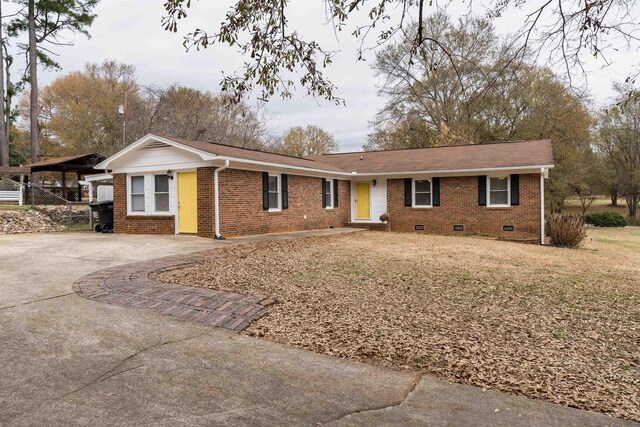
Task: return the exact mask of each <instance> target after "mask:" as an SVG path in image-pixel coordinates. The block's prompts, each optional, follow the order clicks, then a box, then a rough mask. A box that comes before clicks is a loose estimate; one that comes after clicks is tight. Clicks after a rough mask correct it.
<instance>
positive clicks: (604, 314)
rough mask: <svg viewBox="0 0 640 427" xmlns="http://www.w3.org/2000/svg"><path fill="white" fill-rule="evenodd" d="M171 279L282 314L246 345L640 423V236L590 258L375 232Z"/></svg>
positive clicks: (252, 249) (259, 247) (592, 248)
mask: <svg viewBox="0 0 640 427" xmlns="http://www.w3.org/2000/svg"><path fill="white" fill-rule="evenodd" d="M161 278H162V280H165V281H170V282H174V283H182V284H186V285H192V286H203V287H210V288H213V289H221V290H228V291H237V292H240V293H246V294H252V295H264V296H273V297H274V298H276V299H277V300H278V304H275V305H273V306H270V307H269V314H268V315H267V316H265V317H264V318H262V319H261V320H259V321H258V322H256V323H254V324H253V325H251V326H250V327H249V328H248V329H247V330H246V331H245V332H244V333H245V334H249V335H253V336H259V337H265V338H267V339H270V340H274V341H277V342H281V343H285V344H289V345H294V346H297V347H302V348H305V349H309V350H312V351H316V352H320V353H326V354H330V355H334V356H338V357H345V358H352V359H357V360H361V361H364V362H368V363H374V364H378V365H383V366H388V367H393V368H400V369H413V370H417V371H420V372H424V373H433V374H436V375H438V376H439V377H441V378H444V379H447V380H451V381H455V382H460V383H464V384H472V385H476V386H480V387H485V388H494V389H497V390H502V391H506V392H510V393H514V394H519V395H524V396H527V397H532V398H538V399H544V400H548V401H552V402H556V403H561V404H565V405H569V406H573V407H577V408H583V409H589V410H594V411H602V412H606V413H609V414H612V415H614V416H618V417H624V418H628V419H632V420H636V421H640V404H639V401H638V390H640V351H639V348H640V229H638V228H626V229H618V230H595V229H590V230H589V238H588V241H587V242H586V244H585V246H584V247H583V248H582V249H579V250H571V249H560V248H553V247H541V246H536V245H526V244H519V243H509V242H501V241H495V240H488V239H480V238H472V237H442V236H429V235H415V234H395V233H376V232H362V233H355V234H346V235H340V236H330V237H316V238H308V239H299V240H287V241H275V242H263V243H256V244H248V245H240V246H234V247H229V248H224V249H221V250H216V251H212V252H211V254H210V256H209V257H208V258H207V259H206V260H204V261H202V262H200V263H199V265H196V266H193V267H190V268H187V269H183V270H175V271H170V272H166V273H163V274H162V275H161Z"/></svg>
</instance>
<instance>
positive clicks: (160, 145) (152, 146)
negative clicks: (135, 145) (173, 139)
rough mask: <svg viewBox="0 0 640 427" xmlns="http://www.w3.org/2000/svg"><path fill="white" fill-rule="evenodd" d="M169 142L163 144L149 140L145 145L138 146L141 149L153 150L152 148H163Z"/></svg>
mask: <svg viewBox="0 0 640 427" xmlns="http://www.w3.org/2000/svg"><path fill="white" fill-rule="evenodd" d="M168 146H169V144H165V143H164V142H160V141H151V142H150V143H148V144H147V145H145V146H144V147H142V148H140V149H141V150H153V149H154V148H165V147H168Z"/></svg>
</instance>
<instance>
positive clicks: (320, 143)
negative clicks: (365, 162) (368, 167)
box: [270, 125, 338, 157]
mask: <svg viewBox="0 0 640 427" xmlns="http://www.w3.org/2000/svg"><path fill="white" fill-rule="evenodd" d="M270 148H271V150H272V151H275V152H277V153H280V154H286V155H289V156H296V157H305V156H310V155H318V154H328V153H333V152H335V151H338V144H336V141H335V139H334V138H333V136H332V135H331V134H330V133H329V132H327V131H325V130H324V129H322V128H320V127H318V126H313V125H309V126H307V127H302V126H296V127H292V128H291V129H289V130H288V131H287V132H286V133H285V134H284V136H283V137H282V140H280V141H278V142H276V144H275V145H273V146H272V147H270Z"/></svg>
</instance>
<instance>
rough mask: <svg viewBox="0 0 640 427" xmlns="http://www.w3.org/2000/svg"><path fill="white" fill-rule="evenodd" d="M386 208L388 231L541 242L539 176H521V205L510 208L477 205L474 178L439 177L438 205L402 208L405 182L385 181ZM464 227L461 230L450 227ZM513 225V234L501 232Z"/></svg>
mask: <svg viewBox="0 0 640 427" xmlns="http://www.w3.org/2000/svg"><path fill="white" fill-rule="evenodd" d="M387 205H388V212H389V217H390V225H391V231H404V232H409V231H410V232H415V228H414V227H415V225H416V224H423V225H424V228H425V230H424V231H417V232H418V233H434V234H476V235H483V236H491V237H499V238H504V239H522V240H539V239H540V175H538V174H527V175H520V204H519V205H518V206H511V207H510V208H488V207H486V206H478V178H477V177H476V176H466V177H449V178H440V206H434V207H432V208H411V207H405V206H404V181H403V180H402V179H390V180H388V181H387ZM457 224H461V225H464V231H453V226H454V225H457ZM503 225H513V226H514V231H502V226H503Z"/></svg>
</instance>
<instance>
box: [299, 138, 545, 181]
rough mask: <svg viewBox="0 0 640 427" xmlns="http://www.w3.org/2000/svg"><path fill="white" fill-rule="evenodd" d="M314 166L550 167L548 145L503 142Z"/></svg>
mask: <svg viewBox="0 0 640 427" xmlns="http://www.w3.org/2000/svg"><path fill="white" fill-rule="evenodd" d="M310 158H311V159H314V160H316V161H318V162H325V163H328V164H331V165H334V166H336V167H338V168H340V169H343V170H345V171H347V172H357V173H360V174H375V173H393V172H418V171H434V172H437V171H463V170H476V169H499V168H511V167H528V166H531V167H533V166H551V165H553V164H554V161H553V153H552V151H551V141H550V140H548V139H545V140H537V141H521V142H503V143H491V144H478V145H458V146H447V147H433V148H417V149H407V150H389V151H368V152H366V151H365V152H356V153H336V154H325V155H321V156H311V157H310Z"/></svg>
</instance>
